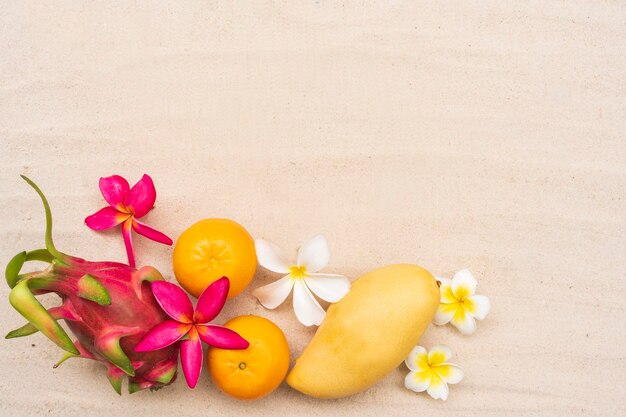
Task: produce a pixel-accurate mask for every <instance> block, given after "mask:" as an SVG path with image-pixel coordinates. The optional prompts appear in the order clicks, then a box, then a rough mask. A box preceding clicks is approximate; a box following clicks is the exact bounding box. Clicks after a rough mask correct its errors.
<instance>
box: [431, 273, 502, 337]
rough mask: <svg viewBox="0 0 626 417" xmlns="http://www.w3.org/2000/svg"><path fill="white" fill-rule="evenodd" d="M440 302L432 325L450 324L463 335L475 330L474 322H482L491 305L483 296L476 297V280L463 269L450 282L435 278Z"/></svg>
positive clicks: (445, 279)
mask: <svg viewBox="0 0 626 417" xmlns="http://www.w3.org/2000/svg"><path fill="white" fill-rule="evenodd" d="M437 279H438V280H439V281H440V282H441V286H440V288H439V290H440V292H441V301H440V304H439V308H438V309H437V314H436V315H435V319H434V323H435V324H437V325H442V324H446V323H448V322H450V323H452V325H453V326H454V327H456V328H457V329H459V331H460V332H461V333H463V334H472V333H474V331H475V330H476V320H482V319H484V318H485V317H486V316H487V313H489V309H490V308H491V303H490V302H489V298H487V297H486V296H484V295H476V294H475V292H476V279H475V278H474V276H473V275H472V273H471V272H470V271H468V270H467V269H463V270H461V271H459V272H457V273H456V274H454V277H453V278H452V280H449V279H447V278H437Z"/></svg>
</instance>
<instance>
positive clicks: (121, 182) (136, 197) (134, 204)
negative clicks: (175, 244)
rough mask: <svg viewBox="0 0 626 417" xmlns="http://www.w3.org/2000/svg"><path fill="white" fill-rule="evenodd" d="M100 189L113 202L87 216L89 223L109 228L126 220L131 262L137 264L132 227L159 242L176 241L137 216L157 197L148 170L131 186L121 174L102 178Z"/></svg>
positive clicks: (98, 228)
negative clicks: (147, 173) (142, 221)
mask: <svg viewBox="0 0 626 417" xmlns="http://www.w3.org/2000/svg"><path fill="white" fill-rule="evenodd" d="M100 192H102V196H103V197H104V199H105V200H106V201H107V203H109V204H110V206H108V207H104V208H103V209H100V210H99V211H98V212H96V213H94V214H92V215H91V216H89V217H87V218H86V219H85V223H87V226H89V228H90V229H93V230H106V229H110V228H112V227H115V226H117V225H118V224H122V235H123V236H124V244H125V245H126V254H127V255H128V264H129V265H130V266H132V267H133V268H134V267H135V253H134V251H133V239H132V236H131V229H134V230H135V232H137V233H139V234H140V235H144V236H145V237H147V238H148V239H152V240H154V241H156V242H159V243H163V244H166V245H171V244H172V239H170V238H169V237H167V236H165V235H164V234H163V233H161V232H159V231H158V230H155V229H153V228H151V227H150V226H148V225H146V224H144V223H141V222H140V221H139V220H137V219H140V218H142V217H143V216H145V215H146V214H148V212H149V211H150V210H152V208H153V207H154V201H155V200H156V190H155V189H154V183H153V182H152V178H150V176H149V175H146V174H144V176H143V177H142V178H141V179H140V180H139V181H138V182H137V184H135V185H133V188H130V187H129V185H128V181H126V180H125V179H124V178H122V177H120V176H119V175H112V176H110V177H106V178H100Z"/></svg>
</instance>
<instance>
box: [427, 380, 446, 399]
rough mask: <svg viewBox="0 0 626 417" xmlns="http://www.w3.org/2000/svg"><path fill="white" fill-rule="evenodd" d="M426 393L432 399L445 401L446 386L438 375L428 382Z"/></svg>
mask: <svg viewBox="0 0 626 417" xmlns="http://www.w3.org/2000/svg"><path fill="white" fill-rule="evenodd" d="M427 392H428V394H429V395H430V396H431V397H433V398H434V399H439V398H441V399H442V400H444V401H445V400H446V399H447V398H448V384H446V381H444V380H443V379H441V377H440V376H439V375H437V374H435V375H433V377H432V378H431V380H430V385H429V387H428V390H427Z"/></svg>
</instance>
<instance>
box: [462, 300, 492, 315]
mask: <svg viewBox="0 0 626 417" xmlns="http://www.w3.org/2000/svg"><path fill="white" fill-rule="evenodd" d="M468 301H469V302H468ZM463 305H464V306H465V308H466V310H467V311H468V312H469V313H470V314H471V315H472V316H474V317H475V318H476V319H478V320H482V319H484V318H485V317H486V316H487V313H489V310H491V302H490V301H489V298H487V296H485V295H470V296H469V297H467V298H466V299H465V300H464V301H463Z"/></svg>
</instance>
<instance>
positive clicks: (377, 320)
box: [287, 264, 439, 398]
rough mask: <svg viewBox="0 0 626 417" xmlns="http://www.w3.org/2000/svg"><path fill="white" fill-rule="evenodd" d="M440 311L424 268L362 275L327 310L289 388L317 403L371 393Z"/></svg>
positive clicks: (388, 268)
mask: <svg viewBox="0 0 626 417" xmlns="http://www.w3.org/2000/svg"><path fill="white" fill-rule="evenodd" d="M438 305H439V288H438V286H437V283H436V281H435V278H434V277H433V276H432V275H431V274H430V272H428V271H426V270H425V269H423V268H420V267H418V266H415V265H407V264H401V265H391V266H386V267H384V268H380V269H376V270H374V271H371V272H369V273H367V274H365V275H363V276H362V277H361V278H359V279H357V280H356V281H354V282H353V283H352V288H351V290H350V292H348V294H347V295H346V296H345V297H343V298H342V299H341V300H340V301H339V302H337V303H335V304H331V306H330V307H329V308H328V311H327V313H326V318H325V319H324V321H323V322H322V324H321V325H320V327H319V329H318V330H317V332H316V333H315V335H314V336H313V339H312V340H311V343H310V344H309V345H308V346H307V347H306V348H305V350H304V352H303V353H302V355H301V356H300V357H299V358H298V359H297V360H296V363H295V365H294V367H293V369H292V370H291V372H290V373H289V375H288V376H287V384H289V385H290V386H291V387H292V388H294V389H296V390H298V391H300V392H302V393H304V394H307V395H310V396H313V397H317V398H339V397H345V396H348V395H352V394H355V393H357V392H359V391H362V390H364V389H367V388H369V387H371V386H372V385H374V384H375V383H376V382H377V381H379V380H380V379H381V378H383V377H384V376H385V375H387V374H388V373H389V372H391V371H392V370H393V369H394V368H396V367H397V366H398V365H399V364H400V363H402V361H403V360H404V359H406V357H407V356H408V354H409V353H410V352H411V349H412V348H413V347H414V346H415V345H416V344H417V342H418V341H419V339H420V337H421V336H422V333H424V331H425V330H426V328H427V327H428V324H429V323H430V322H431V320H432V319H433V317H434V315H435V312H436V311H437V306H438Z"/></svg>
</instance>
